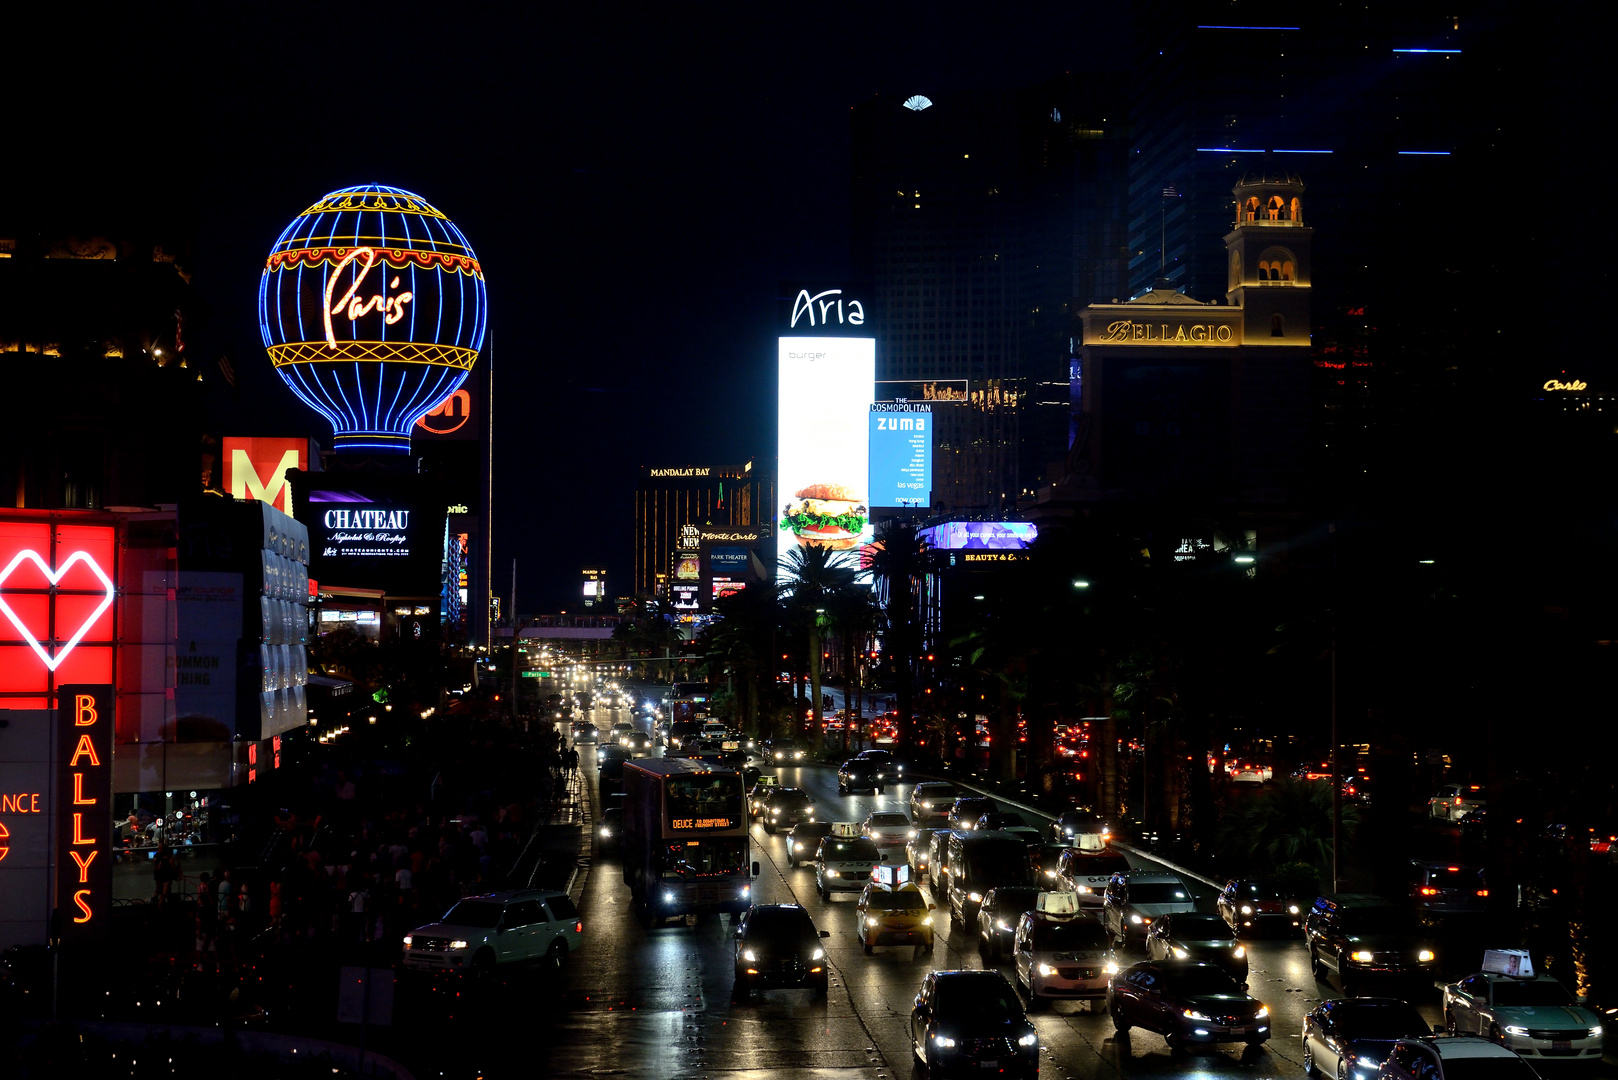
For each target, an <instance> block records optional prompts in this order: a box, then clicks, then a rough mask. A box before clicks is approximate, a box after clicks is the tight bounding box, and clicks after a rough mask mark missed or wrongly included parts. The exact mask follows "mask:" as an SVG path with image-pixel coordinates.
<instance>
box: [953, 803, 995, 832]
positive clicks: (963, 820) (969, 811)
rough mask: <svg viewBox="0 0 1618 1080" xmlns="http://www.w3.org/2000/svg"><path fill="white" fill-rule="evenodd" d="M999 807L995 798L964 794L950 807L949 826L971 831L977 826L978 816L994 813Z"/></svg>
mask: <svg viewBox="0 0 1618 1080" xmlns="http://www.w3.org/2000/svg"><path fill="white" fill-rule="evenodd" d="M998 809H999V807H997V806H995V805H994V800H993V799H990V798H985V797H984V796H982V795H962V796H961V797H960V798H958V799H956V800H955V805H954V806H952V807H950V808H949V826H950V828H952V829H963V830H965V831H967V832H970V831H972V829H974V828H975V827H976V826H977V823H978V818H980V817H982V816H983V815H984V814H992V813H994V812H995V811H996V810H998Z"/></svg>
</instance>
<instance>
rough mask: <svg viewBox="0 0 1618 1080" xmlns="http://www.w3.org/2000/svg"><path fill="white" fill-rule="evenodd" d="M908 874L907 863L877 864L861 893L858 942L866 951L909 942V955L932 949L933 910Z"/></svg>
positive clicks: (918, 955)
mask: <svg viewBox="0 0 1618 1080" xmlns="http://www.w3.org/2000/svg"><path fill="white" fill-rule="evenodd" d="M936 907H937V905H936V904H929V903H928V902H927V898H926V897H925V896H924V895H922V891H921V889H919V888H917V886H916V883H915V882H914V881H912V880H911V878H910V867H908V866H906V865H904V864H902V863H901V864H900V865H898V866H877V867H873V868H872V869H871V881H870V882H869V884H867V885H866V886H865V890H864V891H863V892H861V893H860V903H859V923H858V925H859V936H860V944H861V945H863V946H865V951H866V952H867V953H869V952H870V951H871V950H872V949H874V948H876V946H878V945H912V946H914V947H915V951H914V953H913V954H912V957H911V958H912V959H917V960H919V959H920V958H921V957H922V955H923V954H924V953H930V952H932V951H933V914H932V913H933V911H934V910H935V909H936Z"/></svg>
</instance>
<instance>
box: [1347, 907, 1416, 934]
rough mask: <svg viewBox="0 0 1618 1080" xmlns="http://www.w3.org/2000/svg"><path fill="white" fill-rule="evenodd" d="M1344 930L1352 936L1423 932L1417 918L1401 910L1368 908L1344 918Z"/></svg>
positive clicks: (1353, 912) (1349, 913)
mask: <svg viewBox="0 0 1618 1080" xmlns="http://www.w3.org/2000/svg"><path fill="white" fill-rule="evenodd" d="M1343 929H1344V930H1346V931H1347V932H1348V933H1350V934H1410V935H1416V934H1419V933H1420V932H1421V925H1420V924H1419V923H1418V922H1416V917H1415V916H1414V915H1412V914H1411V913H1410V912H1408V911H1401V910H1400V909H1399V908H1392V907H1389V908H1366V909H1364V910H1362V911H1350V912H1348V914H1347V915H1345V916H1344V917H1343Z"/></svg>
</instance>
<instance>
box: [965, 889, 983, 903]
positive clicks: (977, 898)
mask: <svg viewBox="0 0 1618 1080" xmlns="http://www.w3.org/2000/svg"><path fill="white" fill-rule="evenodd" d="M966 898H967V899H968V900H970V901H971V902H972V903H974V904H978V903H982V902H983V894H982V893H975V892H969V893H967V894H966Z"/></svg>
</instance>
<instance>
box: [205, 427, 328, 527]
mask: <svg viewBox="0 0 1618 1080" xmlns="http://www.w3.org/2000/svg"><path fill="white" fill-rule="evenodd" d="M223 450H224V457H225V490H226V491H227V492H229V493H230V494H231V495H233V496H235V497H236V498H238V499H257V500H259V501H260V502H267V503H269V504H270V505H271V506H273V507H275V508H276V509H277V510H279V511H281V513H283V514H285V515H287V516H288V517H296V516H297V515H296V514H294V513H293V512H292V485H291V484H290V483H288V482H287V471H288V470H290V469H307V468H308V467H309V462H310V460H311V459H310V457H309V440H307V439H243V438H237V437H235V436H228V435H227V436H226V437H225V439H224V443H223Z"/></svg>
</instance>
